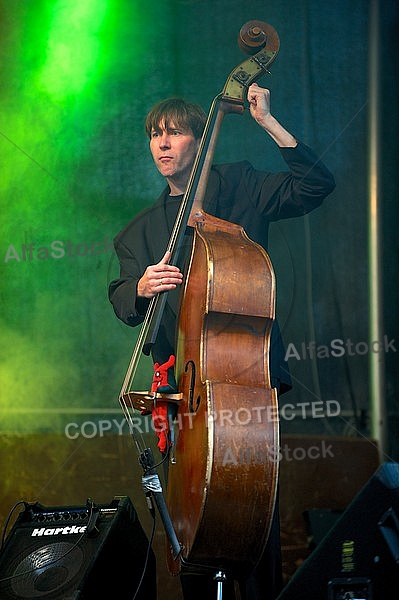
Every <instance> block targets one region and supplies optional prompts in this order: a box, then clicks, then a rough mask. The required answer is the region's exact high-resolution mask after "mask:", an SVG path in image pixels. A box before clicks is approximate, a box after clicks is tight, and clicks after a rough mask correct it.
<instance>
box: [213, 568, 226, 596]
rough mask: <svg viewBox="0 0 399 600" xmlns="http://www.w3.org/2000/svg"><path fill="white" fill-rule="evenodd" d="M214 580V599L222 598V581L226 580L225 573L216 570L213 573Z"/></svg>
mask: <svg viewBox="0 0 399 600" xmlns="http://www.w3.org/2000/svg"><path fill="white" fill-rule="evenodd" d="M214 580H215V581H216V582H217V584H218V585H217V595H216V600H223V583H224V582H225V581H226V580H227V577H226V573H224V572H223V571H218V572H217V573H216V574H215V577H214Z"/></svg>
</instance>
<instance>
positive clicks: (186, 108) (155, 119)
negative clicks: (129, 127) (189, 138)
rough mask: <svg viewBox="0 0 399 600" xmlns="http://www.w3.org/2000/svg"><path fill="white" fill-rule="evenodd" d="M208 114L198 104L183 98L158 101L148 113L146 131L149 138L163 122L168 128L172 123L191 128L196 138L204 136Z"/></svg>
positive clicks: (185, 128)
mask: <svg viewBox="0 0 399 600" xmlns="http://www.w3.org/2000/svg"><path fill="white" fill-rule="evenodd" d="M206 118H207V117H206V114H205V112H204V111H203V110H202V108H201V107H200V106H199V105H198V104H191V103H190V102H186V101H185V100H183V99H181V98H168V99H167V100H162V101H161V102H158V104H156V105H155V106H154V107H153V108H152V109H151V110H150V112H149V113H148V115H147V118H146V120H145V131H146V134H147V135H148V137H149V138H151V132H152V131H154V130H155V131H157V130H158V129H159V126H160V125H161V124H162V125H163V126H165V128H166V129H168V127H169V125H170V124H171V123H172V124H173V125H174V126H175V127H181V128H182V129H184V130H187V129H191V131H192V132H193V135H194V137H195V139H199V138H200V137H201V136H202V133H203V131H204V127H205V123H206Z"/></svg>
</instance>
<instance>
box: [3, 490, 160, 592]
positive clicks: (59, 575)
mask: <svg viewBox="0 0 399 600" xmlns="http://www.w3.org/2000/svg"><path fill="white" fill-rule="evenodd" d="M142 576H143V579H142ZM141 580H142V581H141ZM140 582H141V585H140ZM137 589H138V593H137V595H136V596H134V594H135V593H136V591H137ZM133 596H134V597H135V599H136V600H139V599H140V600H156V572H155V557H154V553H153V552H152V549H150V548H149V545H148V540H147V537H146V535H145V533H144V531H143V529H142V527H141V525H140V523H139V520H138V518H137V514H136V511H135V510H134V508H133V505H132V503H131V501H130V499H129V498H128V497H126V496H121V497H115V498H114V499H113V500H112V502H111V503H110V504H108V505H104V504H99V505H96V504H94V503H93V502H92V501H91V500H90V499H89V500H88V501H87V503H86V505H85V506H63V507H45V506H42V505H41V504H38V503H35V504H27V503H26V504H25V509H24V510H23V511H21V513H20V514H19V516H18V518H17V519H16V521H15V524H14V525H13V527H12V529H11V530H10V533H9V535H8V536H7V538H6V540H5V544H4V547H3V549H2V552H1V554H0V598H1V600H15V599H22V598H24V599H28V598H29V599H32V598H34V599H36V600H46V599H48V600H50V599H51V600H78V599H79V600H94V599H96V600H98V599H99V598H118V600H132V598H133Z"/></svg>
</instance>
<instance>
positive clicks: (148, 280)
mask: <svg viewBox="0 0 399 600" xmlns="http://www.w3.org/2000/svg"><path fill="white" fill-rule="evenodd" d="M170 258H171V253H170V252H169V251H166V252H165V254H164V256H163V258H162V259H161V260H160V261H159V263H157V264H156V265H149V266H148V267H147V268H146V270H145V272H144V275H143V276H142V278H141V279H139V281H138V282H137V296H138V297H139V298H152V297H153V296H156V294H159V293H160V292H166V291H169V290H174V289H175V288H176V287H177V286H178V285H181V284H182V282H183V274H182V273H181V272H180V269H179V268H178V267H175V266H173V265H170V264H169V261H170Z"/></svg>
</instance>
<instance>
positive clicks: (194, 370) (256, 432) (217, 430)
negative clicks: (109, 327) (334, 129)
mask: <svg viewBox="0 0 399 600" xmlns="http://www.w3.org/2000/svg"><path fill="white" fill-rule="evenodd" d="M238 43H239V46H240V48H241V49H242V50H244V51H245V52H246V53H247V54H249V55H250V58H248V59H247V60H245V61H244V62H242V63H241V64H240V65H238V66H237V67H236V68H235V69H234V70H233V71H232V72H231V73H230V75H229V77H228V78H227V80H226V83H225V86H224V88H223V90H222V92H221V93H220V94H218V95H217V96H216V98H215V99H214V101H213V103H212V106H211V109H210V112H209V115H208V119H207V123H206V126H205V131H204V134H203V136H202V139H201V143H200V147H199V150H198V154H197V157H196V160H195V163H194V166H193V169H192V173H191V176H190V180H189V183H188V186H187V190H186V193H185V194H184V197H183V200H182V203H181V206H180V209H179V212H178V215H177V219H176V222H175V225H174V228H173V231H172V235H171V238H170V242H169V247H168V250H169V251H170V252H171V261H170V262H171V264H176V261H177V259H178V257H179V253H180V250H181V245H182V238H183V236H184V233H185V230H186V227H187V226H188V227H191V228H192V230H193V242H192V248H191V254H190V257H189V261H188V267H187V270H186V276H185V281H184V283H183V285H182V290H181V297H180V308H179V315H178V327H177V336H176V339H177V342H176V367H175V376H176V381H177V384H178V393H177V394H170V395H162V394H157V393H153V394H152V393H150V392H135V391H132V387H133V383H134V376H135V372H136V369H137V363H138V360H139V357H140V355H141V354H142V353H144V354H147V355H148V354H149V353H150V350H151V347H152V344H153V343H154V340H155V339H156V335H157V328H158V326H159V322H160V320H161V318H162V312H163V307H164V305H165V302H166V294H167V293H160V294H158V295H157V296H155V297H154V298H152V300H151V302H150V305H149V308H148V310H147V314H146V317H145V319H144V322H143V324H142V327H141V331H140V334H139V337H138V340H137V344H136V348H135V351H134V353H133V356H132V359H131V362H130V365H129V369H128V372H127V374H126V377H125V380H124V382H123V386H122V389H121V392H120V395H119V400H120V404H121V407H122V410H123V412H124V413H125V416H126V419H127V422H128V423H129V421H131V411H132V410H139V411H140V412H143V409H144V410H145V409H149V410H151V407H153V406H154V404H156V403H161V402H166V403H169V402H171V403H173V404H174V405H175V407H176V410H177V414H176V418H175V420H174V423H173V425H172V429H173V432H172V433H173V438H172V439H173V440H174V442H173V447H172V448H171V451H170V454H169V455H168V459H170V460H169V467H168V483H167V490H166V499H165V498H164V495H163V490H162V489H161V487H160V482H159V478H157V474H156V468H155V466H154V462H153V457H152V454H151V452H150V451H149V449H143V448H140V447H139V446H140V444H139V442H138V441H137V440H135V441H136V444H137V445H138V449H139V451H140V453H141V460H140V462H141V464H142V466H143V469H144V478H145V479H144V478H143V479H144V481H145V486H144V487H145V491H146V494H147V495H153V496H154V498H155V500H156V503H157V506H158V509H159V510H160V513H161V516H162V517H163V519H162V520H163V523H164V525H165V529H166V533H167V541H168V548H169V552H168V566H169V570H170V572H171V573H172V574H178V573H180V572H181V571H182V570H196V571H198V570H199V571H205V572H209V571H214V572H215V573H219V574H220V573H222V574H223V577H224V574H227V575H228V576H229V577H231V578H233V579H238V578H241V577H243V576H246V575H248V574H249V573H250V572H251V571H252V570H253V569H254V567H255V566H256V564H257V563H258V561H259V559H260V557H261V555H262V553H263V551H264V548H265V546H266V542H267V539H268V536H269V532H270V527H271V522H272V516H273V511H274V507H275V501H276V493H277V479H278V460H277V459H276V454H275V449H276V448H277V447H278V444H279V429H278V419H277V417H276V415H277V392H276V390H275V389H274V388H272V386H271V380H270V365H269V354H270V338H271V328H272V324H273V321H274V318H275V287H276V286H275V277H274V272H273V267H272V264H271V261H270V258H269V256H268V254H267V252H266V251H265V250H264V248H263V247H261V246H260V245H258V244H256V243H255V242H253V241H252V240H250V239H249V238H248V236H247V235H246V233H245V231H244V229H243V228H242V227H241V226H240V225H237V224H234V223H230V222H228V221H224V220H222V219H219V218H217V217H215V216H213V215H210V214H207V213H206V212H205V211H204V210H203V208H202V205H203V199H204V197H205V194H206V186H207V181H208V176H209V172H210V168H211V165H212V160H213V156H214V151H215V147H216V143H217V138H218V135H219V132H220V128H221V124H222V121H223V118H224V116H225V115H226V114H229V113H237V114H242V113H243V111H244V101H245V98H246V91H247V88H248V87H249V85H250V84H251V83H253V82H254V81H256V80H257V79H258V78H259V77H260V76H261V75H263V74H264V73H267V72H268V67H269V66H270V64H271V63H272V62H273V61H274V59H275V57H276V55H277V53H278V50H279V38H278V35H277V33H276V31H275V30H274V29H273V27H271V26H270V25H268V24H267V23H264V22H261V21H250V22H249V23H246V24H245V25H244V26H243V27H242V28H241V30H240V33H239V36H238ZM133 429H134V428H132V429H131V431H132V433H133Z"/></svg>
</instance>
